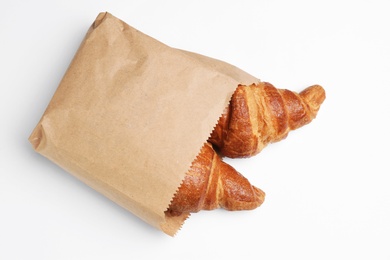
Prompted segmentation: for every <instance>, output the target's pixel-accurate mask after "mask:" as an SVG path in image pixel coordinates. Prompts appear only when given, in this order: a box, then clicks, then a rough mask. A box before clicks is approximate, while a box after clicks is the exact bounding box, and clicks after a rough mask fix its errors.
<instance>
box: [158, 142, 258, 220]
mask: <svg viewBox="0 0 390 260" xmlns="http://www.w3.org/2000/svg"><path fill="white" fill-rule="evenodd" d="M264 197H265V193H264V192H263V191H262V190H260V189H258V188H256V187H254V186H252V185H251V184H250V183H249V181H248V180H247V179H246V178H245V177H244V176H242V175H241V174H240V173H239V172H237V171H236V170H235V169H234V168H233V167H232V166H230V165H229V164H227V163H225V162H223V161H222V160H221V158H220V157H219V155H218V154H217V153H216V152H215V151H214V149H213V147H212V146H211V144H209V143H206V144H205V145H204V146H203V147H202V149H201V151H200V153H199V155H198V157H197V158H196V159H195V160H194V162H193V163H192V166H191V168H190V169H189V171H188V172H187V175H186V177H185V178H184V180H183V183H182V184H181V186H180V187H179V189H178V191H177V193H176V194H175V196H174V197H173V199H172V201H171V204H170V206H169V208H168V210H167V211H166V212H165V213H166V214H167V215H168V216H169V215H170V216H177V215H180V214H182V213H184V212H185V213H189V212H191V213H193V212H198V211H200V210H212V209H216V208H224V209H226V210H251V209H255V208H257V207H259V206H260V205H261V204H262V203H263V201H264Z"/></svg>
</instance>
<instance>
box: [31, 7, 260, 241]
mask: <svg viewBox="0 0 390 260" xmlns="http://www.w3.org/2000/svg"><path fill="white" fill-rule="evenodd" d="M258 81H259V80H258V79H256V78H254V77H253V76H251V75H248V74H247V73H245V72H243V71H241V70H240V69H238V68H236V67H234V66H232V65H229V64H227V63H224V62H221V61H218V60H214V59H211V58H208V57H205V56H201V55H198V54H195V53H190V52H186V51H182V50H178V49H174V48H171V47H169V46H166V45H164V44H162V43H161V42H159V41H157V40H155V39H153V38H151V37H149V36H147V35H145V34H143V33H141V32H139V31H137V30H136V29H134V28H132V27H130V26H129V25H127V24H126V23H124V22H123V21H121V20H119V19H117V18H115V17H114V16H113V15H111V14H109V13H100V14H99V15H98V17H97V18H96V20H95V21H94V23H93V24H92V26H91V28H90V29H89V30H88V32H87V34H86V37H85V38H84V40H83V42H82V43H81V45H80V47H79V49H78V51H77V53H76V54H75V57H74V59H73V60H72V62H71V64H70V66H69V68H68V70H67V71H66V73H65V75H64V77H63V79H62V81H61V82H60V85H59V86H58V89H57V90H56V92H55V94H54V96H53V98H52V100H51V101H50V103H49V105H48V107H47V109H46V111H45V113H44V114H43V116H42V118H41V120H40V121H39V123H38V125H37V126H36V128H35V129H34V131H33V133H32V134H31V136H30V138H29V140H30V142H31V143H32V145H33V147H34V149H35V150H36V151H37V152H39V153H40V154H42V155H43V156H45V157H47V158H48V159H50V160H52V161H53V162H55V163H56V164H58V165H59V166H61V167H63V168H64V169H65V170H67V171H68V172H70V173H72V174H73V175H74V176H76V177H77V178H79V179H80V180H82V181H83V182H85V183H86V184H88V185H90V186H91V187H92V188H94V189H95V190H97V191H99V192H101V193H102V194H104V195H105V196H107V197H108V198H110V199H111V200H113V201H114V202H116V203H118V204H119V205H121V206H123V207H124V208H126V209H128V210H129V211H131V212H132V213H133V214H135V215H137V216H138V217H139V218H141V219H143V220H144V221H146V222H147V223H149V224H151V225H153V226H154V227H156V228H158V229H160V230H162V231H164V232H165V233H167V234H169V235H174V234H175V233H176V232H177V230H178V229H179V228H180V227H181V225H182V224H183V222H184V220H185V219H186V218H187V217H188V215H183V216H180V217H177V218H166V217H165V215H164V211H165V210H166V209H167V208H168V205H169V203H170V201H171V199H172V197H173V196H174V193H175V191H176V190H177V188H178V187H179V185H180V183H181V181H182V180H183V178H184V176H185V174H186V172H187V170H188V169H189V167H190V165H191V162H192V161H193V160H194V159H195V157H196V155H197V154H198V152H199V151H200V148H201V147H202V145H203V144H204V142H205V141H206V140H207V139H208V137H209V135H210V133H211V131H212V130H213V127H214V126H215V125H216V123H217V121H218V118H219V117H220V115H221V114H222V112H223V110H224V108H225V107H226V106H227V105H228V102H229V100H230V98H231V95H232V94H233V92H234V90H235V88H236V87H237V85H238V84H251V83H256V82H258Z"/></svg>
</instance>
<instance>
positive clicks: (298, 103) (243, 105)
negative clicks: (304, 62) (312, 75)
mask: <svg viewBox="0 0 390 260" xmlns="http://www.w3.org/2000/svg"><path fill="white" fill-rule="evenodd" d="M324 99H325V90H324V89H323V88H322V87H321V86H319V85H314V86H311V87H308V88H306V89H305V90H303V91H302V92H300V93H299V94H298V93H296V92H292V91H290V90H286V89H277V88H275V87H274V86H273V85H272V84H270V83H268V82H261V83H259V84H257V85H255V84H252V85H249V86H244V85H240V86H238V88H237V90H236V91H235V93H234V94H233V96H232V99H231V103H230V105H229V107H228V108H227V110H226V111H225V113H224V114H223V115H222V117H221V118H220V120H219V121H218V124H217V126H216V127H215V129H214V131H213V132H212V134H211V136H210V138H209V142H211V143H212V144H213V145H214V146H215V149H216V150H217V151H218V152H219V153H220V154H221V155H222V156H227V157H231V158H237V157H249V156H253V155H255V154H257V153H259V152H260V151H261V150H262V149H263V148H264V147H265V146H267V145H268V144H269V143H273V142H277V141H280V140H282V139H284V138H286V137H287V135H288V133H289V131H291V130H294V129H297V128H299V127H301V126H303V125H306V124H308V123H310V122H311V121H312V120H313V119H314V118H315V117H316V115H317V112H318V110H319V108H320V106H321V104H322V102H323V101H324Z"/></svg>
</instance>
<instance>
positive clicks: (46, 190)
mask: <svg viewBox="0 0 390 260" xmlns="http://www.w3.org/2000/svg"><path fill="white" fill-rule="evenodd" d="M388 3H389V2H388V1H377V0H371V1H342V0H340V1H304V0H295V1H280V0H279V1H278V0H276V1H268V0H267V1H266V0H260V1H245V0H240V1H104V3H103V1H81V0H78V1H74V0H69V1H57V2H56V1H49V0H46V1H45V0H36V1H18V0H13V1H5V0H2V1H1V2H0V10H1V16H0V73H1V74H0V91H1V92H0V113H1V114H0V115H1V126H0V127H1V128H0V130H1V132H0V137H1V145H0V162H1V163H0V259H7V260H8V259H160V258H162V259H166V258H169V259H223V258H224V257H225V258H226V257H229V259H233V258H237V259H300V260H301V259H390V178H389V175H390V166H389V159H390V158H389V149H388V148H389V146H390V137H389V132H390V127H389V112H390V105H389V93H390V91H389V88H390V15H389V13H390V7H389V4H388ZM101 11H109V12H110V13H112V14H113V15H115V16H116V17H118V18H120V19H122V20H124V21H125V22H127V23H128V24H130V25H132V26H133V27H135V28H137V29H139V30H140V31H142V32H144V33H146V34H148V35H150V36H152V37H154V38H157V39H158V40H160V41H162V42H164V43H166V44H168V45H170V46H172V47H176V48H181V49H185V50H189V51H193V52H198V53H201V54H204V55H207V56H211V57H213V58H218V59H221V60H224V61H227V62H229V63H231V64H234V65H236V66H238V67H240V68H241V69H243V70H245V71H247V72H249V73H250V74H252V75H254V76H256V77H258V78H260V79H262V80H264V81H269V82H271V83H273V84H274V85H275V86H276V87H279V88H288V89H290V90H294V91H300V90H302V89H303V88H305V87H306V86H309V85H312V84H321V85H322V86H323V87H324V88H325V89H326V92H327V99H326V100H325V102H324V104H323V106H322V107H321V110H320V112H319V114H318V116H317V118H316V119H315V120H314V121H313V122H312V123H311V124H309V125H307V126H305V127H303V128H301V129H299V130H296V131H294V132H291V133H290V135H289V137H288V138H287V139H285V140H283V141H282V142H279V143H276V144H273V145H270V146H268V147H267V148H266V149H265V150H263V152H262V153H260V154H259V155H257V156H256V157H253V158H250V159H245V160H227V161H228V162H229V163H231V164H232V165H233V166H234V167H235V168H236V169H237V170H239V171H240V172H241V173H243V174H244V175H245V176H246V177H247V178H248V179H249V180H250V181H251V182H252V184H254V185H256V186H258V187H260V188H262V189H263V190H264V191H265V192H266V193H267V197H266V201H265V203H264V204H263V205H262V206H261V207H260V208H258V209H256V210H254V211H247V212H226V211H223V210H215V211H211V212H200V213H197V214H193V215H192V217H191V218H190V219H189V220H187V222H186V223H185V225H184V226H183V228H182V229H181V231H180V232H179V233H178V234H177V236H176V237H174V238H172V237H169V236H167V235H165V234H164V233H162V232H160V231H158V230H156V229H154V228H152V227H150V226H148V225H147V224H145V223H144V222H143V221H141V220H139V219H138V218H136V217H135V216H133V215H132V214H131V213H129V212H127V211H125V210H124V209H122V208H120V207H119V206H117V205H116V204H114V203H112V202H111V201H109V200H108V199H106V198H105V197H103V196H102V195H100V194H98V193H97V192H95V191H94V190H92V189H90V188H89V187H87V186H86V185H84V184H83V183H81V182H79V181H78V180H76V179H75V178H74V177H72V176H71V175H69V174H68V173H66V172H65V171H63V170H62V169H60V168H59V167H57V166H56V165H54V164H53V163H51V162H50V161H48V160H47V159H45V158H44V157H42V156H40V155H39V154H37V153H35V152H34V151H33V149H32V147H31V146H30V144H29V143H28V141H27V139H28V136H29V135H30V133H31V131H32V130H33V128H34V127H35V125H36V123H37V122H38V120H39V119H40V117H41V115H42V113H43V112H44V110H45V108H46V106H47V104H48V103H49V101H50V98H51V96H52V95H53V93H54V91H55V89H56V87H57V85H58V83H59V81H60V80H61V78H62V76H63V74H64V73H65V70H66V68H67V66H68V64H69V63H70V61H71V59H72V57H73V55H74V53H75V51H76V50H77V48H78V46H79V44H80V42H81V40H82V38H83V37H84V35H85V33H86V31H87V29H88V28H89V26H90V25H91V23H92V22H93V20H94V19H95V17H96V16H97V14H98V13H99V12H101Z"/></svg>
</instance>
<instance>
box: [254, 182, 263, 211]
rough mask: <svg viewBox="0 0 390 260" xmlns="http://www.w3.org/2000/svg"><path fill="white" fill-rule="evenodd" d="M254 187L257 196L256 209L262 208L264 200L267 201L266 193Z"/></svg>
mask: <svg viewBox="0 0 390 260" xmlns="http://www.w3.org/2000/svg"><path fill="white" fill-rule="evenodd" d="M252 187H253V190H254V192H255V196H256V203H257V205H256V208H257V207H260V206H261V204H263V202H264V200H265V192H264V191H262V190H261V189H259V188H257V187H255V186H252Z"/></svg>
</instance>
